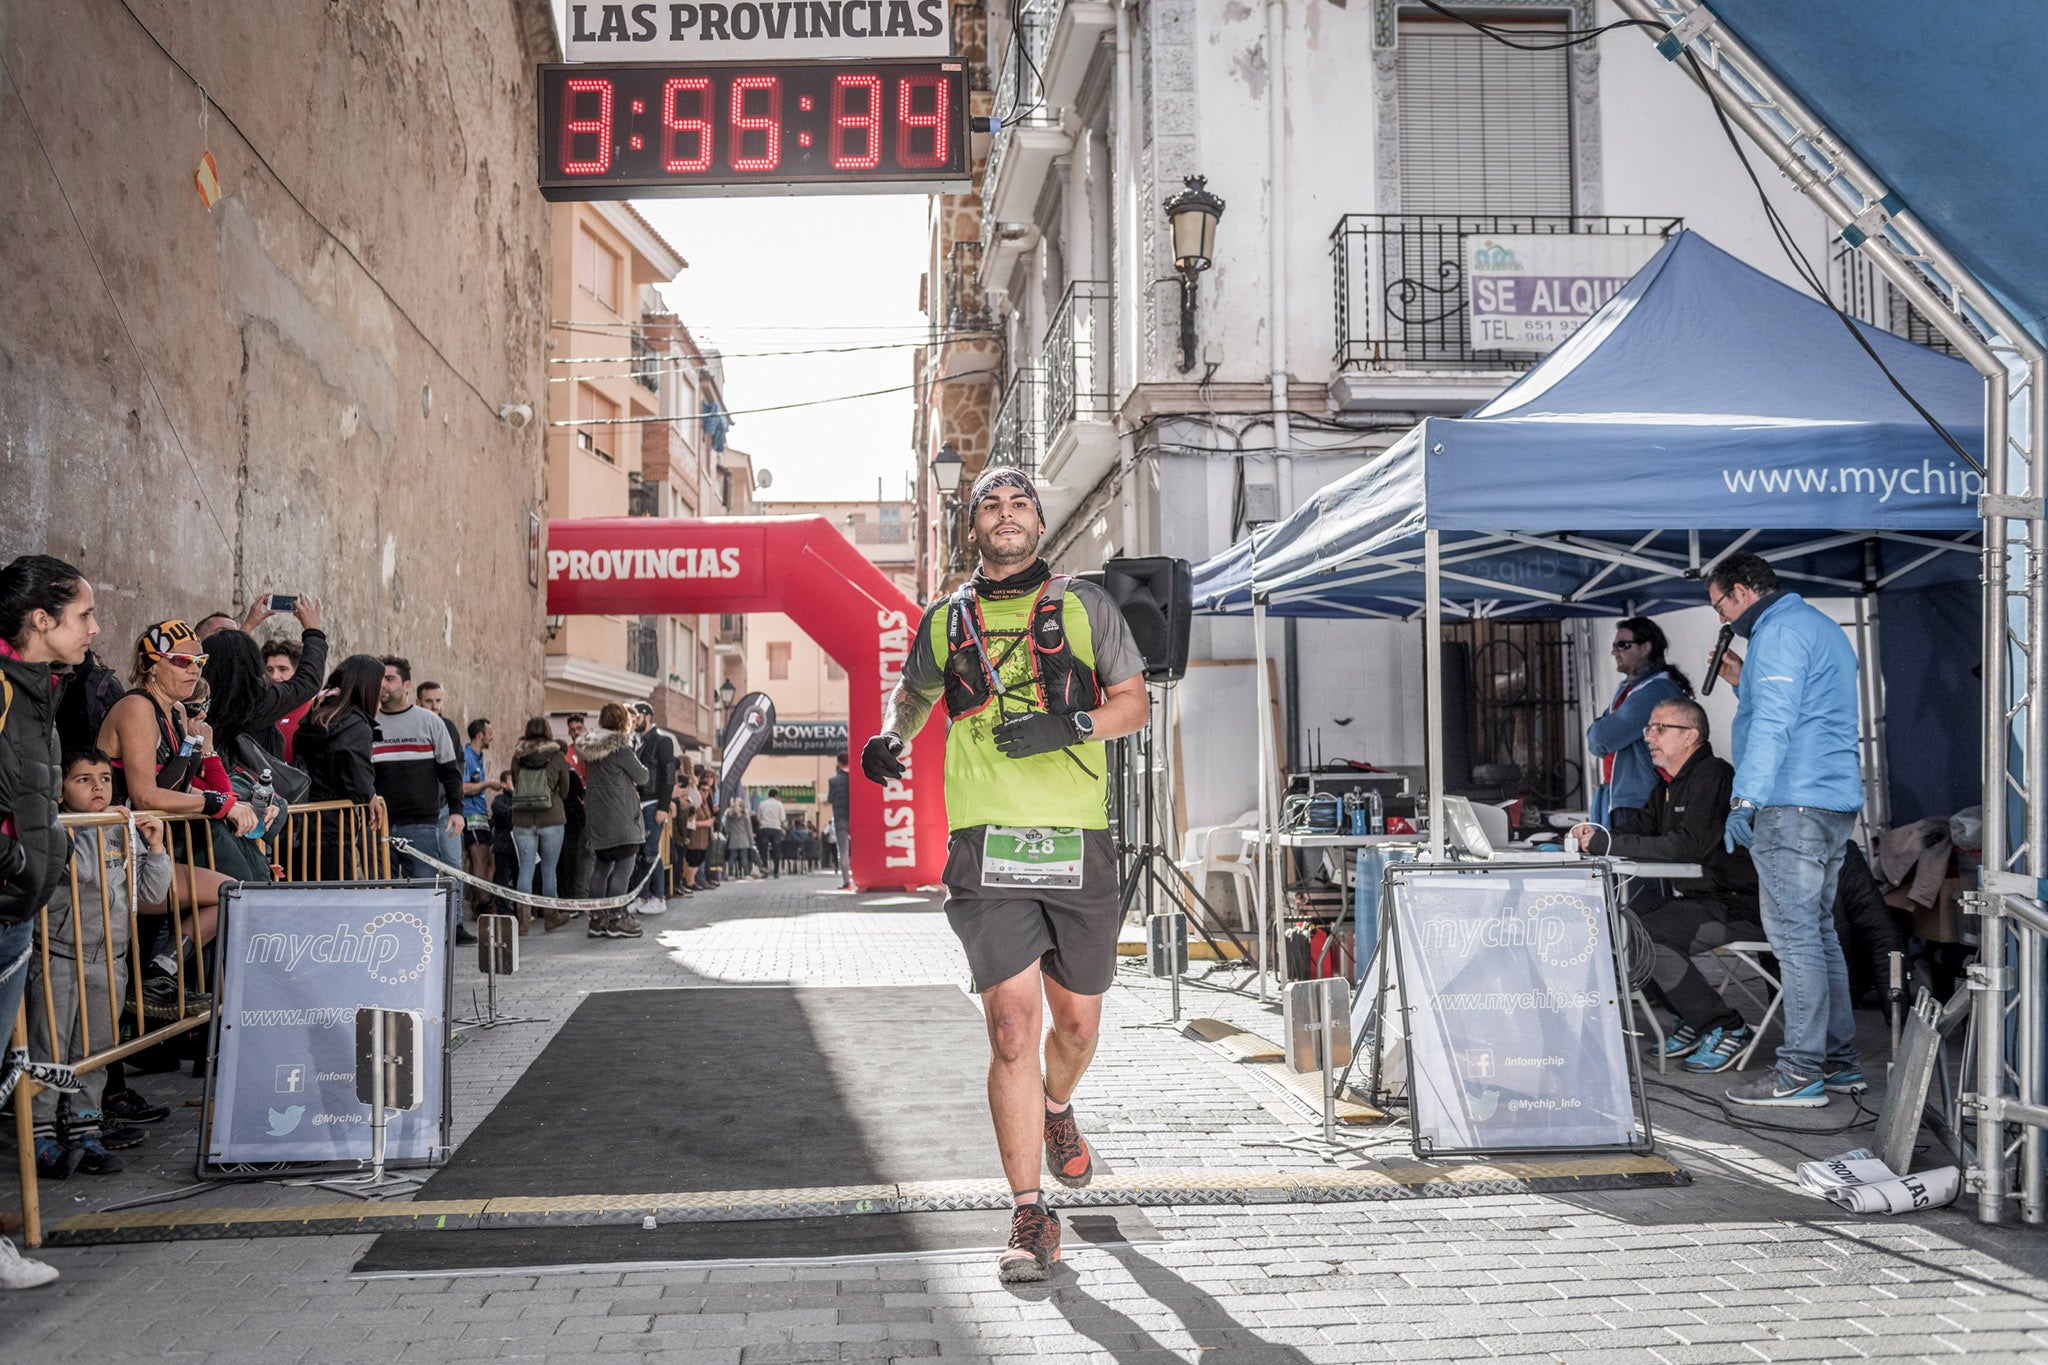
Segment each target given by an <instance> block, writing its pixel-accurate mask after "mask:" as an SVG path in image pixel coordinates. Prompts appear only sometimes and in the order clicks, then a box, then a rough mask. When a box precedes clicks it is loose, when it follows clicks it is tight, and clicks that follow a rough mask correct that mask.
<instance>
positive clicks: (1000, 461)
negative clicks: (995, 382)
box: [988, 369, 1045, 474]
mask: <svg viewBox="0 0 2048 1365" xmlns="http://www.w3.org/2000/svg"><path fill="white" fill-rule="evenodd" d="M1044 387H1045V385H1044V383H1043V379H1042V376H1041V375H1040V374H1039V372H1038V371H1037V370H1035V369H1022V370H1018V371H1016V372H1015V373H1014V374H1012V375H1011V376H1010V387H1009V388H1007V389H1005V390H1003V401H1002V402H1001V403H1000V404H998V405H997V406H996V420H995V425H994V427H993V428H991V430H990V433H989V442H988V462H989V464H990V465H991V466H994V465H1011V466H1014V467H1015V468H1018V469H1021V470H1023V471H1024V472H1025V473H1027V474H1036V473H1037V472H1038V457H1039V454H1040V449H1039V434H1040V430H1041V427H1040V424H1039V403H1040V398H1041V395H1042V393H1043V391H1044Z"/></svg>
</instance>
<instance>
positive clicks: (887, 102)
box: [540, 60, 971, 200]
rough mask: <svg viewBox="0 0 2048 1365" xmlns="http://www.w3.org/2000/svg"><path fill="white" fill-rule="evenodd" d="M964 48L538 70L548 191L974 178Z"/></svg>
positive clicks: (948, 182)
mask: <svg viewBox="0 0 2048 1365" xmlns="http://www.w3.org/2000/svg"><path fill="white" fill-rule="evenodd" d="M966 106H967V85H966V76H965V68H964V67H963V65H962V64H961V63H960V62H959V61H957V60H945V61H895V62H783V63H778V64H775V65H771V66H751V65H743V64H733V65H705V66H676V65H669V64H663V63H636V64H631V65H620V66H598V65H592V64H589V63H579V64H574V65H551V66H543V67H541V68H540V154H541V167H540V188H541V193H542V195H543V196H545V197H546V198H548V199H558V200H559V199H626V198H634V199H640V198H662V197H669V196H685V195H691V194H746V193H794V192H802V191H805V190H811V191H838V192H843V193H866V194H872V193H879V192H882V191H886V190H913V191H917V192H920V193H927V194H933V193H938V192H940V191H942V190H946V189H960V188H965V187H967V186H968V185H969V184H970V183H971V171H970V157H971V153H970V152H969V149H968V142H967V107H966Z"/></svg>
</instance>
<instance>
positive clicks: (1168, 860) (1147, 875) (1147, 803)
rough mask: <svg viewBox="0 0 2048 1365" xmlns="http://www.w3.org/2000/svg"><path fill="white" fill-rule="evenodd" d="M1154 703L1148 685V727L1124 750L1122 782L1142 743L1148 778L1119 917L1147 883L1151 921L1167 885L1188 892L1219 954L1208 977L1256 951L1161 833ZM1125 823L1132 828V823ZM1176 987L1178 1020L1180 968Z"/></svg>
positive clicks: (1122, 863)
mask: <svg viewBox="0 0 2048 1365" xmlns="http://www.w3.org/2000/svg"><path fill="white" fill-rule="evenodd" d="M1153 705H1154V702H1153V698H1152V692H1151V689H1150V688H1147V689H1146V692H1145V728H1144V729H1142V730H1140V731H1138V733H1137V734H1134V735H1132V736H1131V737H1130V744H1129V745H1128V746H1127V747H1126V748H1125V749H1124V750H1123V751H1122V753H1121V754H1120V756H1119V757H1120V761H1121V768H1122V771H1123V774H1124V782H1123V784H1122V785H1123V786H1124V787H1125V788H1126V789H1128V785H1129V780H1130V774H1131V770H1132V769H1133V768H1134V767H1137V766H1138V765H1137V764H1135V763H1133V762H1132V761H1131V749H1133V748H1139V747H1142V751H1143V754H1144V764H1143V767H1142V769H1141V770H1140V772H1139V781H1140V782H1141V784H1142V788H1141V790H1140V792H1139V794H1138V807H1139V836H1138V842H1136V843H1131V842H1129V841H1128V840H1126V841H1125V842H1122V843H1119V844H1118V845H1117V861H1118V865H1119V867H1120V868H1121V869H1122V880H1123V887H1122V894H1121V895H1120V897H1119V899H1118V904H1117V912H1118V920H1119V922H1121V921H1122V920H1124V919H1127V918H1128V917H1129V916H1130V912H1131V906H1132V904H1133V903H1134V902H1135V901H1136V900H1137V898H1138V893H1139V891H1140V890H1141V889H1142V890H1143V892H1144V896H1145V918H1146V919H1147V920H1148V921H1149V920H1150V919H1151V918H1152V916H1153V915H1154V914H1156V913H1157V911H1158V893H1159V892H1161V891H1164V892H1165V893H1166V897H1167V900H1168V902H1169V903H1170V904H1171V903H1175V902H1178V901H1180V898H1181V897H1186V898H1187V899H1188V900H1189V901H1191V902H1192V903H1193V904H1195V905H1199V906H1201V907H1202V911H1203V914H1202V917H1201V918H1200V919H1197V920H1196V921H1195V932H1197V933H1199V934H1200V935H1201V936H1202V941H1203V942H1204V943H1207V944H1208V945H1209V951H1210V953H1211V954H1213V955H1214V957H1215V960H1216V965H1214V966H1212V967H1211V968H1209V970H1208V971H1206V972H1204V973H1202V975H1203V976H1204V977H1208V976H1213V975H1214V974H1215V973H1217V972H1220V971H1223V970H1225V969H1226V968H1229V969H1231V970H1236V969H1239V968H1242V967H1244V966H1248V965H1250V963H1251V954H1250V952H1249V950H1247V949H1246V947H1245V945H1244V940H1243V939H1240V938H1239V937H1238V936H1237V935H1236V934H1235V933H1233V932H1232V931H1231V929H1230V926H1229V925H1227V924H1225V923H1224V922H1223V920H1222V917H1221V916H1219V915H1218V914H1217V913H1216V907H1214V906H1213V905H1211V904H1209V901H1208V898H1207V897H1205V896H1204V895H1203V894H1202V891H1201V888H1200V887H1198V886H1196V885H1195V883H1194V882H1193V881H1192V880H1191V879H1190V878H1189V877H1188V875H1187V873H1185V872H1183V871H1182V870H1181V869H1180V867H1179V865H1178V864H1176V863H1175V862H1174V861H1173V856H1172V854H1171V853H1169V852H1168V851H1167V850H1166V848H1165V847H1164V846H1162V845H1161V844H1160V843H1159V842H1158V837H1159V836H1158V832H1157V829H1156V826H1155V823H1154V811H1153V802H1154V786H1155V782H1154V776H1155V774H1156V773H1157V772H1158V767H1157V764H1156V763H1155V762H1154V759H1155V756H1156V755H1155V751H1154V745H1155V744H1156V742H1157V736H1156V734H1155V731H1154V728H1153V713H1152V707H1153ZM1129 807H1130V801H1129V798H1128V791H1127V790H1126V795H1125V799H1123V800H1122V801H1120V802H1119V803H1118V810H1119V812H1120V813H1121V814H1122V816H1123V817H1124V818H1125V819H1126V820H1127V819H1128V818H1129V814H1130V811H1129ZM1124 828H1125V830H1126V831H1127V830H1128V825H1126V826H1125V827H1124ZM1168 874H1171V880H1169V878H1168ZM1211 922H1213V923H1215V924H1217V925H1218V926H1220V927H1221V928H1222V930H1223V934H1224V937H1226V938H1228V939H1229V940H1230V943H1231V946H1232V947H1234V948H1235V949H1236V950H1237V956H1236V957H1235V958H1234V959H1233V958H1226V957H1225V956H1224V953H1223V949H1222V948H1221V946H1220V945H1218V944H1217V942H1216V938H1215V935H1213V934H1211V933H1210V932H1209V925H1210V923H1211ZM1173 987H1174V1018H1175V1020H1178V1019H1179V1017H1180V975H1179V974H1178V973H1175V974H1174V978H1173Z"/></svg>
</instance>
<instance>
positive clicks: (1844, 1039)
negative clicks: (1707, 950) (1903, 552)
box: [1707, 554, 1865, 1109]
mask: <svg viewBox="0 0 2048 1365" xmlns="http://www.w3.org/2000/svg"><path fill="white" fill-rule="evenodd" d="M1707 600H1708V602H1709V603H1710V604H1711V605H1712V606H1713V608H1714V612H1715V614H1716V615H1718V616H1719V617H1720V618H1721V620H1722V621H1723V622H1724V623H1726V624H1727V625H1730V626H1733V627H1734V628H1735V633H1736V634H1738V635H1741V636H1743V637H1745V638H1746V639H1747V640H1748V641H1749V657H1748V659H1747V660H1744V659H1743V658H1742V657H1741V656H1739V655H1736V654H1734V653H1733V652H1726V653H1724V655H1723V657H1722V659H1721V666H1720V675H1721V676H1722V677H1723V678H1726V679H1727V680H1728V682H1729V684H1730V685H1731V686H1734V687H1735V688H1736V698H1737V705H1736V711H1735V741H1734V746H1733V748H1734V758H1735V786H1734V794H1733V796H1732V797H1731V799H1730V802H1729V810H1728V824H1727V828H1726V832H1725V833H1724V835H1723V844H1724V847H1726V848H1727V849H1728V850H1730V851H1731V852H1732V851H1733V850H1734V849H1735V848H1737V847H1738V846H1741V847H1747V848H1749V850H1750V853H1751V855H1752V857H1753V859H1754V861H1755V863H1756V873H1757V884H1758V890H1759V892H1760V893H1761V910H1762V915H1763V927H1764V936H1765V937H1766V938H1768V939H1769V940H1770V942H1771V950H1772V951H1773V952H1774V953H1776V954H1777V957H1778V964H1779V968H1780V980H1781V981H1782V982H1783V985H1784V1027H1785V1042H1784V1045H1783V1046H1782V1047H1780V1048H1779V1049H1778V1059H1777V1065H1776V1066H1775V1067H1773V1068H1772V1069H1771V1070H1770V1071H1767V1072H1765V1073H1764V1074H1763V1075H1761V1076H1759V1077H1757V1078H1756V1079H1754V1080H1751V1081H1747V1082H1745V1083H1743V1084H1742V1085H1738V1086H1736V1087H1735V1088H1734V1089H1732V1090H1730V1091H1729V1092H1728V1098H1729V1099H1731V1100H1734V1101H1735V1102H1736V1103H1737V1104H1751V1105H1780V1106H1793V1107H1799V1108H1809V1109H1810V1108H1818V1107H1820V1106H1822V1105H1824V1104H1826V1103H1827V1102H1828V1096H1829V1094H1830V1093H1833V1094H1853V1093H1855V1092H1856V1091H1859V1090H1862V1089H1864V1088H1865V1085H1864V1081H1863V1072H1862V1067H1861V1063H1860V1061H1859V1059H1858V1056H1857V1052H1856V1019H1855V1013H1854V1009H1853V1005H1852V1000H1851V997H1850V994H1849V971H1848V967H1847V965H1846V963H1845V962H1844V960H1843V957H1842V945H1841V941H1840V940H1839V939H1838V938H1837V937H1836V936H1835V926H1834V918H1833V911H1834V903H1835V881H1836V878H1837V877H1838V876H1839V875H1840V873H1841V870H1842V850H1843V846H1844V845H1845V844H1846V843H1847V842H1848V840H1849V835H1850V833H1851V832H1852V831H1853V830H1854V828H1855V824H1856V812H1857V811H1859V810H1861V809H1862V807H1863V779H1862V772H1861V769H1860V766H1859V763H1858V756H1857V724H1856V716H1857V709H1856V702H1857V698H1856V654H1855V651H1854V650H1852V649H1851V648H1850V647H1849V640H1848V637H1847V636H1846V635H1845V634H1843V632H1842V628H1841V627H1840V626H1839V625H1837V624H1836V623H1835V622H1834V621H1832V620H1830V619H1828V617H1826V616H1825V615H1823V614H1822V613H1821V612H1820V611H1818V610H1817V609H1815V608H1814V607H1812V606H1811V605H1809V604H1808V603H1807V602H1806V601H1805V600H1804V599H1802V598H1801V597H1800V596H1799V595H1798V594H1797V593H1791V592H1785V591H1783V590H1781V589H1780V588H1779V586H1778V575H1777V573H1776V572H1775V571H1774V570H1773V569H1772V568H1771V566H1770V564H1769V563H1767V562H1766V561H1765V560H1763V559H1762V558H1760V557H1759V556H1757V555H1752V554H1737V555H1730V556H1728V557H1727V558H1726V559H1723V560H1722V561H1720V562H1719V563H1718V564H1716V565H1715V566H1714V567H1713V569H1712V570H1711V571H1709V573H1708V574H1707Z"/></svg>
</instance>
